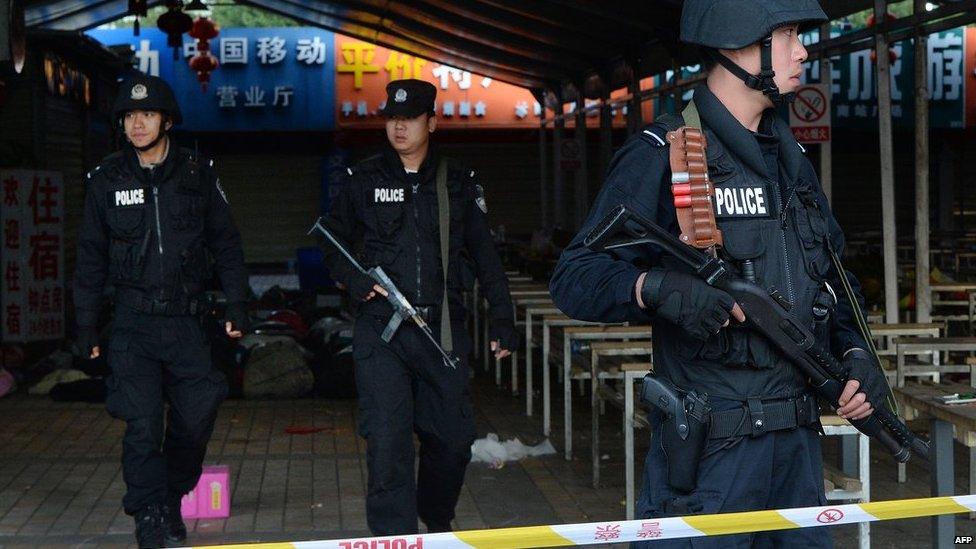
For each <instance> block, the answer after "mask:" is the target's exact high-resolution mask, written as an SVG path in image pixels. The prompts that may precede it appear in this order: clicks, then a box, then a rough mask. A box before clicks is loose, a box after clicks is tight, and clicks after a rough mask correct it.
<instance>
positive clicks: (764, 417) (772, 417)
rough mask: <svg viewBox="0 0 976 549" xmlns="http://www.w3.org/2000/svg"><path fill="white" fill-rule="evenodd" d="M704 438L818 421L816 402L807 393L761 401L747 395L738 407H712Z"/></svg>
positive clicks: (736, 435)
mask: <svg viewBox="0 0 976 549" xmlns="http://www.w3.org/2000/svg"><path fill="white" fill-rule="evenodd" d="M710 423H711V425H710V426H709V430H708V438H711V439H717V438H734V437H742V436H760V435H764V434H766V433H770V432H773V431H784V430H788V429H795V428H797V427H807V426H812V425H819V424H820V406H819V404H818V403H817V399H816V398H815V397H813V396H811V395H803V396H800V397H797V398H790V399H783V400H771V401H762V400H760V399H749V400H747V401H746V405H745V406H743V407H742V408H736V409H734V410H722V411H714V410H713V411H712V415H711V421H710Z"/></svg>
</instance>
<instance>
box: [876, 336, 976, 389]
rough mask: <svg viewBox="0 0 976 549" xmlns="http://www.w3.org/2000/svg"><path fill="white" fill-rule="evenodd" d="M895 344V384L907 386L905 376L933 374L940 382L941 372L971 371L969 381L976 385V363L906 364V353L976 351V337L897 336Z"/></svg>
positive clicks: (934, 378)
mask: <svg viewBox="0 0 976 549" xmlns="http://www.w3.org/2000/svg"><path fill="white" fill-rule="evenodd" d="M892 343H893V344H894V345H895V354H896V358H897V361H896V366H895V368H896V370H895V385H896V386H898V387H904V386H905V377H906V376H908V375H912V376H931V377H932V378H933V380H934V381H935V382H936V383H938V382H939V381H940V379H941V374H945V373H969V382H970V384H971V385H972V386H974V387H976V365H970V364H962V365H960V364H939V365H935V364H924V365H918V366H914V365H913V366H906V365H905V355H909V354H919V353H920V352H934V353H941V352H950V351H963V352H976V337H940V338H931V337H896V338H894V339H893V340H892Z"/></svg>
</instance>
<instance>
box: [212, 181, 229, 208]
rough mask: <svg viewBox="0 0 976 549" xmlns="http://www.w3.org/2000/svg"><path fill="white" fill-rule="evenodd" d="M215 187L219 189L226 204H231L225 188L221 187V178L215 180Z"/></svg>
mask: <svg viewBox="0 0 976 549" xmlns="http://www.w3.org/2000/svg"><path fill="white" fill-rule="evenodd" d="M214 186H216V187H217V192H218V193H220V198H223V199H224V204H230V201H229V200H227V193H225V192H224V188H223V187H221V186H220V178H219V177H218V178H217V179H216V180H215V182H214Z"/></svg>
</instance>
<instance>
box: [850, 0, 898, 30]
mask: <svg viewBox="0 0 976 549" xmlns="http://www.w3.org/2000/svg"><path fill="white" fill-rule="evenodd" d="M912 4H913V2H912V0H903V1H901V2H892V3H890V4H888V13H890V14H891V15H894V16H895V17H905V16H906V15H911V14H912V12H913V11H914V10H913V9H912ZM873 14H874V9H869V10H864V11H860V12H857V13H855V14H853V15H851V16H849V17H847V20H848V21H850V22H851V25H853V26H854V28H855V29H860V28H863V27H866V26H867V25H868V18H869V17H871V15H873Z"/></svg>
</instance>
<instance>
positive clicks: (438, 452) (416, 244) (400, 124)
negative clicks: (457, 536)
mask: <svg viewBox="0 0 976 549" xmlns="http://www.w3.org/2000/svg"><path fill="white" fill-rule="evenodd" d="M436 93H437V90H436V88H435V87H434V86H433V85H432V84H430V83H428V82H424V81H421V80H397V81H393V82H390V84H389V85H388V86H387V95H388V98H387V102H386V106H385V108H384V110H383V113H384V115H385V116H386V119H387V120H386V136H387V140H388V141H389V144H388V145H387V146H385V147H384V149H383V152H382V153H381V154H379V155H377V156H374V157H371V158H367V159H366V160H363V161H362V162H360V163H359V164H358V165H357V166H356V167H354V168H352V169H350V170H349V172H348V173H349V177H348V181H347V182H346V184H345V186H344V187H343V189H342V191H340V194H339V196H338V197H337V199H336V202H335V205H334V207H333V209H332V212H331V214H330V215H329V216H328V218H327V220H326V225H327V227H328V228H329V229H330V231H332V232H333V233H334V234H335V235H336V236H337V237H338V239H339V240H340V241H341V242H342V243H343V244H344V245H346V246H347V247H348V248H349V249H357V248H358V249H361V254H360V255H361V260H362V263H363V265H364V266H366V267H367V268H368V267H371V266H376V265H379V266H382V267H383V269H384V270H385V271H386V272H387V273H388V274H389V276H390V278H392V280H393V282H394V283H395V284H396V285H397V287H398V288H399V289H400V291H401V292H402V293H403V294H404V296H405V297H406V298H407V299H408V300H410V301H411V303H412V304H413V305H415V306H416V307H417V309H418V310H419V311H420V312H421V315H422V316H424V317H425V318H426V320H427V322H428V323H429V324H430V326H432V327H433V328H434V330H433V331H434V332H435V333H437V332H438V327H442V323H441V321H442V318H443V316H444V315H445V314H447V315H449V321H447V322H446V324H448V325H450V326H451V330H450V333H451V334H452V335H453V337H450V338H449V341H450V342H451V343H452V344H453V349H454V354H455V355H457V356H458V357H460V358H461V363H462V364H461V366H459V367H458V368H457V369H451V368H449V367H447V366H446V365H445V363H444V361H443V360H442V359H441V356H440V354H439V353H438V351H437V350H436V348H434V346H433V345H432V344H431V343H430V341H428V340H427V339H426V338H425V337H424V336H423V334H422V333H421V331H420V330H419V329H418V328H417V327H416V326H415V325H414V324H412V323H410V322H405V323H403V324H402V325H401V327H400V329H399V330H398V331H397V333H396V336H395V337H394V338H393V339H392V341H390V342H389V343H385V342H384V341H383V340H382V339H381V334H382V332H383V328H384V327H385V326H386V323H387V321H388V320H389V318H390V316H391V315H392V313H393V310H392V308H391V307H390V305H389V303H388V302H387V301H386V300H385V299H383V298H382V296H381V295H380V294H382V293H383V289H382V288H381V287H379V286H377V285H374V283H373V280H372V279H371V278H370V277H368V276H366V275H363V274H362V273H360V272H359V271H357V270H355V269H354V268H353V267H352V266H351V265H350V264H349V263H348V262H347V261H346V259H345V258H343V257H342V256H341V255H340V254H339V252H337V251H336V250H335V249H334V248H333V247H332V246H331V245H329V244H326V245H325V263H326V266H327V267H328V269H329V272H330V274H331V276H332V278H333V279H335V280H336V281H337V282H339V283H340V284H341V285H343V286H344V287H345V288H346V289H347V290H348V291H349V294H350V295H351V297H353V298H354V299H356V300H358V301H365V303H362V307H361V309H360V311H359V315H358V317H357V319H356V324H355V332H354V336H353V356H354V358H355V361H356V385H357V388H358V390H359V432H360V435H362V436H363V437H364V438H365V439H366V444H367V465H368V467H369V483H368V494H367V496H366V514H367V520H368V523H369V528H370V530H371V531H372V532H373V533H374V534H376V535H388V534H409V533H416V532H417V518H418V516H419V518H420V519H421V520H422V521H423V522H424V523H425V524H426V526H427V530H428V531H430V532H444V531H450V530H451V521H452V520H453V519H454V506H455V504H456V503H457V499H458V495H459V493H460V490H461V485H462V483H463V481H464V471H465V468H466V466H467V464H468V462H469V461H470V459H471V444H472V442H474V439H475V436H476V431H475V424H474V417H473V415H472V406H471V398H470V394H469V388H468V377H469V365H468V354H469V352H470V351H471V341H470V339H469V338H468V337H467V331H466V330H465V329H464V326H463V319H464V317H465V311H464V305H463V303H462V292H463V291H464V289H465V288H464V283H463V282H462V280H465V279H466V278H465V277H464V276H463V273H464V272H473V273H474V274H476V276H477V277H478V279H479V281H480V283H481V288H482V289H483V294H484V295H485V296H486V298H487V300H488V303H489V319H490V322H489V326H490V330H491V334H490V337H489V339H490V340H491V347H492V350H493V351H495V356H497V357H502V356H506V355H507V354H508V353H509V352H510V351H513V350H515V348H516V345H517V344H518V335H517V333H516V331H515V324H514V318H513V312H512V302H511V298H510V296H509V292H508V283H507V280H506V278H505V273H504V269H503V268H502V264H501V260H500V259H499V256H498V253H497V252H496V250H495V248H494V245H493V243H492V238H491V234H490V232H489V229H488V220H487V216H486V213H487V206H486V204H485V200H484V193H483V192H482V188H481V186H480V185H479V184H478V181H477V179H476V177H475V172H474V171H472V170H470V169H467V168H465V167H463V166H462V165H461V164H460V163H459V162H456V161H454V160H451V159H448V158H445V157H443V156H441V154H440V153H439V152H438V150H437V149H436V147H434V146H433V145H432V144H430V141H429V139H430V134H431V133H433V132H434V129H435V128H436V125H437V118H436V117H435V115H434V97H435V95H436ZM441 163H446V170H447V177H446V183H447V195H448V197H449V199H448V200H447V202H448V204H439V200H438V190H437V172H438V168H439V167H440V165H441ZM444 207H448V208H449V215H448V217H449V222H448V223H446V227H441V218H442V217H443V216H442V209H443V208H444ZM442 228H443V229H446V230H447V231H448V235H449V236H448V240H449V244H448V249H449V252H448V258H447V259H448V260H447V262H446V263H447V276H446V281H445V276H444V273H443V267H442V253H441V248H442V243H441V240H440V238H441V230H442ZM445 284H446V291H445ZM444 296H446V297H447V303H445V302H444ZM440 335H441V343H442V344H445V343H446V342H445V340H444V338H443V336H444V335H445V332H444V331H443V330H442V331H441V332H440ZM414 432H416V433H417V436H418V438H419V439H420V470H419V474H418V476H417V478H416V480H415V478H414V443H413V433H414Z"/></svg>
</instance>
